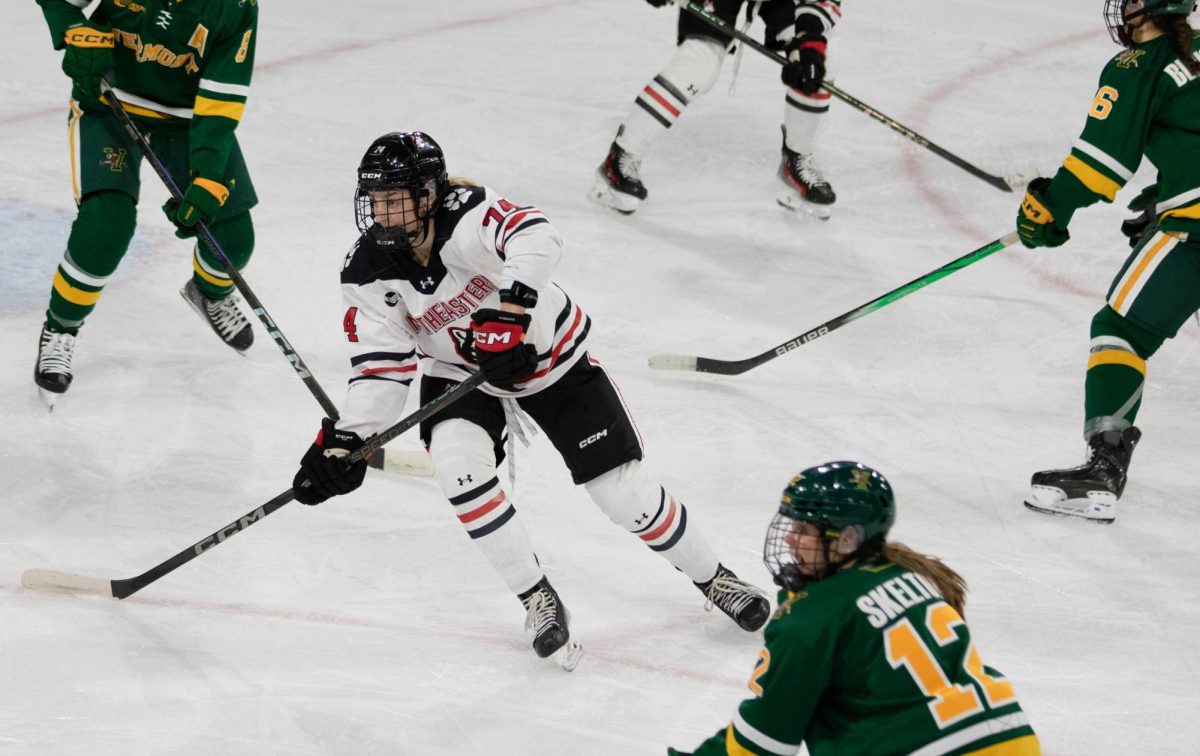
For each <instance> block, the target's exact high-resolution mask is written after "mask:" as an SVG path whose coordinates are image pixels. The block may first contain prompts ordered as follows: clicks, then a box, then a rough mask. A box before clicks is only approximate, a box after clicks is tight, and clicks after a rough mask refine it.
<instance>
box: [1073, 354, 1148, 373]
mask: <svg viewBox="0 0 1200 756" xmlns="http://www.w3.org/2000/svg"><path fill="white" fill-rule="evenodd" d="M1100 365H1124V366H1126V367H1131V368H1133V369H1134V370H1136V371H1138V372H1139V373H1141V374H1142V375H1145V374H1146V361H1145V360H1143V359H1142V358H1141V357H1138V356H1137V355H1136V354H1131V353H1129V352H1126V351H1124V350H1121V349H1105V350H1104V351H1102V352H1096V353H1095V354H1093V355H1092V356H1091V357H1088V364H1087V369H1088V370H1091V369H1092V368H1094V367H1098V366H1100Z"/></svg>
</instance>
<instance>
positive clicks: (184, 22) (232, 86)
mask: <svg viewBox="0 0 1200 756" xmlns="http://www.w3.org/2000/svg"><path fill="white" fill-rule="evenodd" d="M37 2H38V5H40V6H41V7H42V13H43V14H44V15H45V17H46V22H47V23H48V24H49V26H50V36H51V38H52V39H53V42H54V48H55V49H62V48H63V47H64V46H65V43H64V36H65V34H66V31H67V29H68V28H69V27H71V26H72V25H75V24H78V23H80V22H82V21H83V20H84V15H83V10H82V7H85V6H87V5H88V2H87V0H37ZM91 21H92V23H94V24H97V25H102V26H111V27H112V30H113V33H114V35H115V37H116V43H115V47H114V49H113V58H114V62H113V72H112V76H113V90H114V91H115V92H116V95H117V97H118V98H120V100H121V102H122V103H124V104H125V108H126V110H128V111H129V112H130V113H131V114H132V115H134V116H135V117H137V118H138V119H139V120H140V121H141V122H142V123H143V124H145V125H146V126H148V127H149V128H151V129H156V128H157V129H187V130H188V143H189V151H190V155H189V164H190V168H191V172H192V173H193V174H194V175H195V176H198V177H200V178H208V179H214V180H218V181H219V180H220V179H221V178H222V176H223V175H224V170H225V163H226V160H227V159H228V157H229V150H230V147H231V146H232V142H233V132H234V129H235V128H237V124H238V122H239V121H240V120H241V118H242V111H243V109H244V108H245V103H246V97H247V95H249V93H250V77H251V73H252V72H253V70H254V45H255V41H256V40H255V34H256V25H257V23H258V0H100V2H99V4H98V5H97V6H96V9H95V10H94V11H93V13H92V16H91Z"/></svg>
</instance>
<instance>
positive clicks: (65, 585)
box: [21, 568, 113, 598]
mask: <svg viewBox="0 0 1200 756" xmlns="http://www.w3.org/2000/svg"><path fill="white" fill-rule="evenodd" d="M21 585H23V586H25V588H27V589H28V590H31V591H42V592H44V593H63V594H67V595H71V596H104V597H105V598H113V589H112V581H111V580H101V579H100V578H94V577H85V576H83V575H74V574H72V573H70V572H59V571H58V570H43V569H40V568H35V569H32V570H25V572H23V573H21Z"/></svg>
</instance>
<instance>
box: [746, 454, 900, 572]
mask: <svg viewBox="0 0 1200 756" xmlns="http://www.w3.org/2000/svg"><path fill="white" fill-rule="evenodd" d="M895 517H896V509H895V500H894V498H893V495H892V488H891V484H889V483H888V481H887V479H886V478H884V477H883V476H882V475H880V474H879V473H878V472H877V471H875V470H872V469H871V468H869V467H867V466H866V465H863V464H861V463H858V462H850V461H841V462H827V463H825V464H823V465H818V466H816V467H810V468H808V469H807V470H804V471H803V472H801V473H800V474H799V475H797V476H796V477H795V478H792V480H791V481H790V482H789V483H788V485H787V487H786V488H784V490H783V496H782V498H781V501H780V504H779V510H778V512H777V513H776V515H775V518H774V519H773V520H772V521H771V525H770V527H769V528H768V529H767V538H766V541H765V543H764V544H763V562H764V563H765V564H766V566H767V569H768V570H769V571H770V572H771V575H772V576H774V578H775V582H776V583H779V585H781V586H782V587H784V588H786V589H787V590H790V591H795V590H798V587H794V586H803V585H804V583H806V582H810V581H812V580H820V579H823V578H827V577H829V576H830V575H832V574H834V573H835V572H837V570H838V568H839V566H840V564H841V562H843V561H845V560H847V559H853V558H857V557H862V556H867V555H869V554H871V553H873V552H874V551H877V550H878V549H880V548H881V547H882V546H883V544H884V542H885V539H886V538H887V533H888V531H889V530H890V529H891V527H892V523H893V522H894V521H895ZM797 523H812V524H813V525H816V526H817V527H818V528H820V530H821V543H822V545H823V547H824V552H825V553H824V556H825V566H824V567H823V568H822V569H821V570H819V573H818V574H815V575H804V574H803V573H802V572H801V571H800V568H801V567H802V566H803V565H801V564H799V563H798V562H797V557H796V555H795V554H794V553H793V551H792V549H791V547H790V545H789V544H788V542H787V539H788V536H789V534H790V533H791V532H792V530H793V529H794V528H795V527H796V525H797ZM848 528H854V529H856V530H857V531H858V533H857V534H858V535H859V536H860V538H859V546H858V548H857V550H856V551H855V552H854V553H853V554H849V555H844V556H841V557H838V556H837V555H832V554H831V546H832V544H834V543H835V542H836V541H837V540H838V538H839V537H840V536H841V535H842V533H843V531H845V530H846V529H848ZM831 555H832V556H833V557H834V558H831ZM809 571H810V572H811V570H809Z"/></svg>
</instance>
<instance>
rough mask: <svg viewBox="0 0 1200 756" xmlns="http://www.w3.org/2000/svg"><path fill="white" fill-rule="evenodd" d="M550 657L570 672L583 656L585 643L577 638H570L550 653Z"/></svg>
mask: <svg viewBox="0 0 1200 756" xmlns="http://www.w3.org/2000/svg"><path fill="white" fill-rule="evenodd" d="M550 658H551V659H553V660H554V662H555V663H556V664H558V666H560V667H562V668H563V670H564V671H566V672H570V671H571V670H573V669H575V666H576V665H577V664H579V660H580V659H581V658H583V645H582V644H581V643H580V642H579V641H577V640H574V639H571V640H568V641H567V642H566V643H565V644H563V647H562V648H560V649H558V650H557V651H555V652H554V653H552V654H550Z"/></svg>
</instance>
